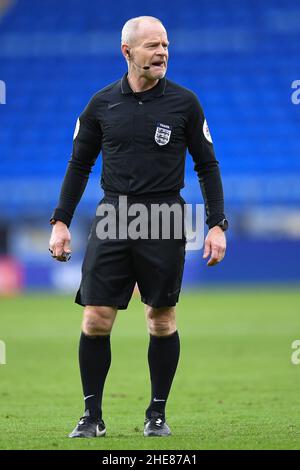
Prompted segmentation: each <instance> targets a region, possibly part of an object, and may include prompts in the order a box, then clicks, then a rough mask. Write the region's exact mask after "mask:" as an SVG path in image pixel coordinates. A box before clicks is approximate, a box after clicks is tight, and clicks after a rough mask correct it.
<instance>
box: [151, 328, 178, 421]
mask: <svg viewBox="0 0 300 470" xmlns="http://www.w3.org/2000/svg"><path fill="white" fill-rule="evenodd" d="M179 353H180V342H179V335H178V332H177V331H175V333H173V334H172V335H170V336H153V335H150V343H149V349H148V362H149V369H150V378H151V402H150V405H149V407H148V408H147V410H146V417H147V418H150V417H151V412H152V411H156V412H159V413H162V414H163V415H164V414H165V406H166V402H167V398H168V395H169V392H170V389H171V385H172V381H173V378H174V375H175V372H176V368H177V364H178V360H179Z"/></svg>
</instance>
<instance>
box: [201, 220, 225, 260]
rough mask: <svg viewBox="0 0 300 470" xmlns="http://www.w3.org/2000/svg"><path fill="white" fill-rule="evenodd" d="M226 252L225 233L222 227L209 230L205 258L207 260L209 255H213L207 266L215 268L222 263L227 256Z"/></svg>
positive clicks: (205, 244) (205, 245)
mask: <svg viewBox="0 0 300 470" xmlns="http://www.w3.org/2000/svg"><path fill="white" fill-rule="evenodd" d="M225 250H226V237H225V233H224V232H223V230H222V229H221V227H218V226H217V225H216V226H215V227H212V228H211V229H210V230H209V232H208V234H207V236H206V239H205V243H204V254H203V258H207V257H208V256H209V255H211V256H210V259H209V260H208V262H207V266H214V265H215V264H217V263H219V262H220V261H222V259H223V258H224V256H225Z"/></svg>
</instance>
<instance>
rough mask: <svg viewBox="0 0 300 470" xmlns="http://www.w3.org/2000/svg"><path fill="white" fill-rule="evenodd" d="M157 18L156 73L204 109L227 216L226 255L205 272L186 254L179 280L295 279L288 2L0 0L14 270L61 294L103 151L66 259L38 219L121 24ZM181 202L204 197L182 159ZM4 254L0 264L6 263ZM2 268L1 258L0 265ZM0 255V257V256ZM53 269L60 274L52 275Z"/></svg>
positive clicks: (299, 40) (111, 75) (48, 207)
mask: <svg viewBox="0 0 300 470" xmlns="http://www.w3.org/2000/svg"><path fill="white" fill-rule="evenodd" d="M142 14H148V15H153V16H157V17H159V18H160V19H161V20H162V21H163V23H164V24H165V26H166V28H167V30H168V33H169V39H170V42H171V45H170V62H169V70H168V77H169V78H170V79H172V80H174V81H177V82H179V83H181V84H182V85H184V86H187V87H188V88H191V89H192V90H194V91H195V92H196V93H197V94H198V96H199V98H200V100H201V102H202V105H203V107H204V109H205V112H206V117H207V120H208V123H209V127H210V130H211V133H212V136H213V140H214V145H215V150H216V154H217V158H218V160H219V161H220V165H221V171H222V175H223V181H224V190H225V199H226V213H227V214H228V217H229V219H230V222H231V228H230V231H229V232H228V252H227V257H226V259H225V260H224V261H223V263H221V264H220V265H219V266H217V267H215V268H213V270H212V269H205V267H204V264H203V261H202V255H201V254H200V253H199V252H197V253H195V252H189V253H188V255H187V261H186V272H185V284H186V285H188V284H196V285H199V284H202V283H214V282H216V281H218V282H244V281H247V282H248V281H251V282H261V281H266V282H273V281H280V282H292V281H295V282H298V281H299V280H300V270H299V264H300V250H299V241H300V137H299V136H300V105H298V106H297V105H294V104H293V103H292V101H291V95H292V91H293V90H292V89H291V84H292V82H293V81H294V80H296V79H300V71H299V57H300V5H299V2H297V1H296V0H293V1H291V0H286V1H285V2H282V0H272V1H271V0H265V1H264V2H259V1H253V0H242V1H241V0H239V1H237V0H202V1H200V2H198V1H186V2H184V3H182V2H181V1H179V0H173V2H172V4H170V3H168V2H161V1H157V0H151V2H150V1H148V2H143V5H142V6H141V2H138V1H137V0H135V1H130V2H129V1H122V2H114V3H113V4H111V5H109V4H108V3H107V2H104V1H102V0H90V1H89V2H83V1H82V0H45V1H43V2H41V1H38V0H26V1H21V0H19V1H17V0H11V1H9V0H5V1H4V0H0V80H3V81H4V82H5V83H6V90H7V96H6V105H0V123H1V125H0V154H1V158H0V178H1V180H0V247H1V252H2V253H3V255H5V256H7V255H11V256H13V257H15V258H16V259H17V260H18V261H19V262H21V264H22V269H23V270H24V272H25V274H24V276H23V277H24V279H25V281H24V282H25V286H26V287H39V288H47V287H51V286H57V285H63V286H64V287H65V288H66V289H69V288H70V285H74V284H76V282H77V279H79V271H80V261H81V259H82V254H83V248H84V246H85V244H86V234H87V231H88V228H89V224H90V221H91V217H92V216H93V213H94V211H95V207H96V203H97V201H98V200H99V199H100V198H101V194H102V193H101V190H100V188H99V174H100V171H101V157H100V158H99V159H98V162H97V165H96V167H95V169H94V171H93V174H92V176H91V179H90V182H89V185H88V188H87V190H86V192H85V195H84V197H83V199H82V201H81V203H80V206H79V208H78V210H77V212H76V216H75V219H74V222H73V225H72V230H73V236H74V243H73V249H74V252H76V254H75V255H74V257H73V265H72V266H73V267H72V268H70V266H68V267H66V266H64V267H63V268H62V267H61V265H59V266H57V265H55V266H54V263H53V262H52V260H51V259H49V256H48V252H47V247H48V237H49V234H50V230H49V227H48V225H47V224H48V219H49V215H50V213H51V211H52V209H53V207H54V206H55V205H56V202H57V197H58V193H59V188H60V184H61V182H62V178H63V175H64V172H65V168H66V164H67V160H68V158H69V155H70V153H71V146H72V135H73V130H74V126H75V122H76V119H77V116H78V115H79V113H80V112H81V110H82V109H83V108H84V106H85V105H86V103H87V101H88V100H89V98H90V97H91V95H92V94H94V93H95V92H96V91H97V90H99V89H101V88H102V87H103V86H105V85H106V84H108V83H110V82H112V81H114V80H116V79H118V78H119V77H121V76H122V75H123V73H124V71H125V70H126V64H125V61H124V59H123V58H122V56H121V54H120V30H121V28H122V26H123V24H124V22H125V21H126V20H127V19H128V18H130V17H133V16H139V15H142ZM183 196H184V197H185V199H186V201H187V202H194V203H195V202H202V198H201V196H200V190H199V185H198V182H197V178H196V175H195V173H194V172H193V165H192V160H191V158H190V156H189V155H188V156H187V164H186V187H185V189H184V191H183ZM5 259H6V258H5ZM5 262H6V261H5ZM0 263H1V261H0ZM62 273H65V275H63V274H62Z"/></svg>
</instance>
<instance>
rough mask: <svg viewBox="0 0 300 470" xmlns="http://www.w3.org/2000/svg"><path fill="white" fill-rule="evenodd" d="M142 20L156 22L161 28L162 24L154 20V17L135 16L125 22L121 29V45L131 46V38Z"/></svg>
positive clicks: (156, 19)
mask: <svg viewBox="0 0 300 470" xmlns="http://www.w3.org/2000/svg"><path fill="white" fill-rule="evenodd" d="M144 20H148V21H153V22H158V23H160V24H161V25H162V26H163V24H162V22H161V21H160V20H159V19H158V18H155V17H154V16H137V17H136V18H131V19H130V20H128V21H126V23H125V24H124V26H123V28H122V35H121V44H122V45H123V44H132V42H133V38H134V36H135V33H136V32H137V30H138V27H139V25H140V23H141V22H142V21H144Z"/></svg>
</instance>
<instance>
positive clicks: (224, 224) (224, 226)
mask: <svg viewBox="0 0 300 470" xmlns="http://www.w3.org/2000/svg"><path fill="white" fill-rule="evenodd" d="M216 226H218V227H221V229H222V230H223V232H225V231H226V230H227V229H228V220H227V219H222V220H221V221H220V222H218V223H217V224H216Z"/></svg>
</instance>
